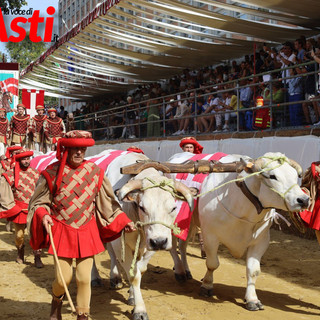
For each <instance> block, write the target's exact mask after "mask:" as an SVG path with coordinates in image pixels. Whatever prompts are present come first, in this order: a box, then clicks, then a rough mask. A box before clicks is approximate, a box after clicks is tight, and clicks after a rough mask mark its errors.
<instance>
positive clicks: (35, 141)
mask: <svg viewBox="0 0 320 320" xmlns="http://www.w3.org/2000/svg"><path fill="white" fill-rule="evenodd" d="M36 111H37V113H38V114H36V115H35V116H34V117H32V118H31V119H30V123H29V132H30V134H31V136H32V139H31V140H32V145H33V149H34V150H35V151H41V152H45V151H46V150H45V147H44V132H43V122H44V121H45V120H46V119H47V116H46V115H45V114H44V111H45V110H44V106H41V105H38V106H36Z"/></svg>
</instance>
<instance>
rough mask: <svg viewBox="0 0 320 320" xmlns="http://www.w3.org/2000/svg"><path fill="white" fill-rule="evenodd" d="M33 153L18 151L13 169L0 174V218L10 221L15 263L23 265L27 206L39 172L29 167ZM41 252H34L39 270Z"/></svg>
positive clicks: (23, 150)
mask: <svg viewBox="0 0 320 320" xmlns="http://www.w3.org/2000/svg"><path fill="white" fill-rule="evenodd" d="M32 155H33V151H27V150H25V149H21V150H18V151H17V152H16V154H15V155H14V156H13V157H14V159H15V165H14V168H12V169H10V170H8V171H6V172H5V173H3V174H2V176H1V179H0V193H1V197H0V210H1V212H0V218H7V219H8V221H12V222H13V224H14V230H15V243H16V247H17V249H18V257H17V259H16V261H17V262H18V263H19V264H22V263H24V230H25V228H26V223H27V214H28V205H29V201H30V199H31V196H32V195H33V192H34V189H35V185H36V182H37V181H38V179H39V175H40V174H39V171H38V170H36V169H33V168H31V167H30V157H31V156H32ZM40 254H41V251H34V255H35V265H36V267H38V268H41V267H42V266H43V265H42V262H41V259H40Z"/></svg>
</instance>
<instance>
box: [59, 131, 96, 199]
mask: <svg viewBox="0 0 320 320" xmlns="http://www.w3.org/2000/svg"><path fill="white" fill-rule="evenodd" d="M94 144H95V141H94V140H93V139H92V135H91V132H88V131H82V130H73V131H69V132H67V133H66V135H65V137H64V138H61V139H60V140H59V141H58V144H57V154H56V157H57V159H58V160H60V167H59V170H58V175H57V179H56V186H55V192H54V194H56V193H57V191H58V190H59V188H60V184H61V181H62V173H63V169H64V166H65V164H66V161H67V157H68V149H69V148H77V147H78V148H83V147H92V146H94Z"/></svg>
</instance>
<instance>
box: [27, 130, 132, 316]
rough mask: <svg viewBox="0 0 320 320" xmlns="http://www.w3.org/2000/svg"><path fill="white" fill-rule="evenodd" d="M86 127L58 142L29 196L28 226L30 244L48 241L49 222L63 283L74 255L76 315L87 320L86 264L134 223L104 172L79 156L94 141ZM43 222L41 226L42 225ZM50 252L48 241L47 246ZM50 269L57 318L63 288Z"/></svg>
mask: <svg viewBox="0 0 320 320" xmlns="http://www.w3.org/2000/svg"><path fill="white" fill-rule="evenodd" d="M93 145H94V140H93V139H92V137H91V133H90V132H86V131H69V132H68V133H67V134H66V136H65V138H62V139H60V140H59V141H58V145H57V158H58V160H59V161H58V162H55V163H53V164H51V165H50V166H49V167H47V169H46V170H44V171H42V173H41V176H40V179H39V182H38V184H37V188H36V190H35V193H34V195H33V197H32V199H31V201H30V205H29V215H28V227H29V230H30V235H31V240H30V244H31V246H32V248H33V249H39V248H43V247H46V246H48V244H49V243H48V241H49V238H48V233H49V226H48V225H49V224H50V225H51V226H52V233H53V241H54V245H55V247H56V250H57V255H58V257H59V264H60V266H61V269H62V273H63V277H64V280H65V282H66V284H67V285H69V283H70V282H71V279H72V260H73V258H75V259H76V275H77V276H76V280H77V288H78V290H77V319H81V320H85V319H88V314H89V311H90V310H89V309H90V298H91V286H90V282H91V268H92V264H93V258H94V255H96V254H98V253H100V252H102V251H104V246H103V242H106V241H111V240H113V239H116V238H117V237H119V236H120V234H121V231H122V230H123V229H125V231H127V232H131V231H133V230H135V229H134V225H133V222H131V221H130V219H129V218H128V217H127V216H126V214H125V213H124V212H122V210H121V207H120V205H119V203H118V202H117V201H116V199H115V195H114V193H113V190H112V187H111V184H110V182H109V180H108V179H107V178H106V177H105V175H104V171H103V170H102V169H100V168H99V167H98V166H97V165H96V164H94V163H93V162H90V161H84V156H85V151H86V148H87V147H90V146H93ZM43 227H45V228H43ZM48 252H49V253H50V254H53V250H52V246H50V247H49V251H48ZM55 267H56V272H55V280H54V281H53V284H52V296H53V299H52V304H51V313H50V320H57V319H58V320H59V319H62V318H61V306H62V300H63V297H64V294H65V290H64V287H63V284H62V281H61V278H60V276H59V274H58V272H57V266H55Z"/></svg>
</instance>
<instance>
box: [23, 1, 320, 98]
mask: <svg viewBox="0 0 320 320" xmlns="http://www.w3.org/2000/svg"><path fill="white" fill-rule="evenodd" d="M319 12H320V1H319V0H303V1H301V0H290V1H288V0H268V1H262V0H240V1H237V2H231V1H230V3H225V1H223V0H221V1H218V0H202V1H194V0H192V1H191V0H132V1H128V0H107V1H104V2H102V3H100V4H98V5H97V7H96V8H95V9H94V10H93V11H92V12H90V14H89V15H88V16H87V17H86V18H85V19H83V20H82V21H81V22H80V23H79V24H77V25H75V26H74V27H73V29H72V30H70V31H69V32H68V33H66V34H65V35H63V36H62V37H60V39H59V41H57V42H56V43H55V44H54V45H53V46H51V47H50V48H49V49H48V50H47V51H46V52H45V53H43V54H42V55H41V56H40V57H39V58H38V59H37V60H36V61H34V62H32V63H31V64H30V65H29V66H28V67H27V68H26V69H25V70H23V71H22V72H21V77H20V87H22V88H36V89H43V88H44V89H45V90H46V94H47V95H51V96H60V97H67V98H73V99H80V100H81V99H82V100H88V99H90V98H93V97H97V96H102V95H104V94H108V93H115V92H123V91H127V90H128V89H130V88H134V87H137V86H138V85H140V84H145V83H148V82H154V81H160V80H162V79H168V78H170V77H172V76H174V75H176V74H180V73H181V72H182V70H183V69H185V68H189V69H197V68H199V67H203V66H207V65H214V64H218V63H221V62H223V61H226V60H230V59H235V58H239V57H241V56H243V55H244V54H252V53H253V45H254V43H255V44H257V45H260V46H262V43H264V42H267V43H269V45H277V44H280V43H283V42H285V41H288V40H290V41H292V40H295V39H297V38H299V37H300V36H301V35H304V36H306V37H310V36H314V35H317V34H319V33H320V29H319V28H320V19H319Z"/></svg>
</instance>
